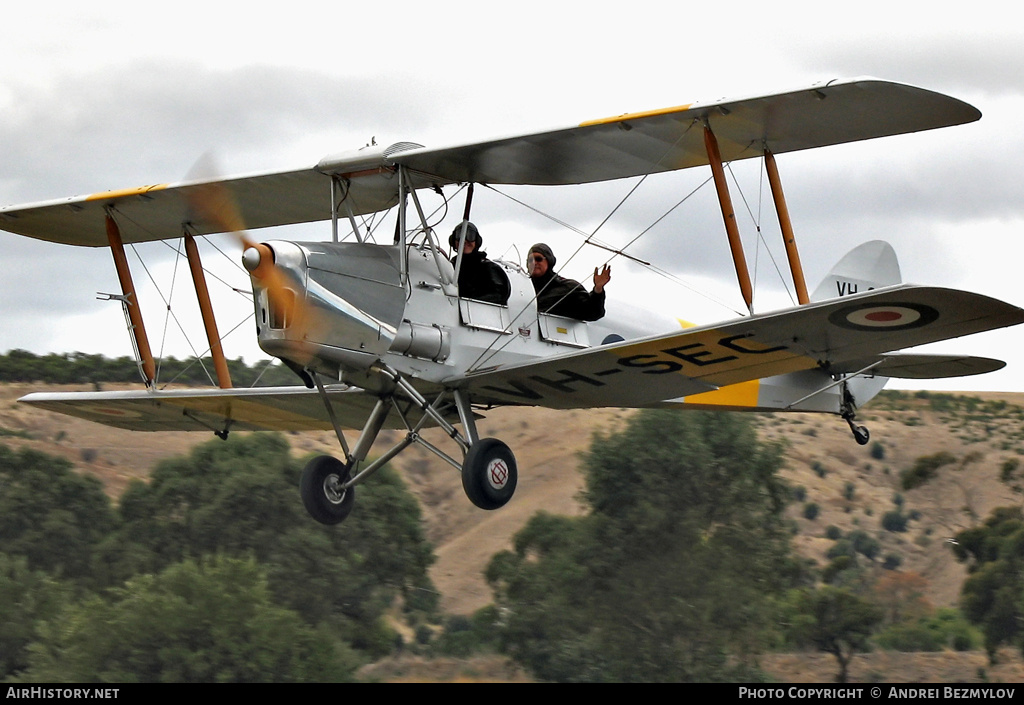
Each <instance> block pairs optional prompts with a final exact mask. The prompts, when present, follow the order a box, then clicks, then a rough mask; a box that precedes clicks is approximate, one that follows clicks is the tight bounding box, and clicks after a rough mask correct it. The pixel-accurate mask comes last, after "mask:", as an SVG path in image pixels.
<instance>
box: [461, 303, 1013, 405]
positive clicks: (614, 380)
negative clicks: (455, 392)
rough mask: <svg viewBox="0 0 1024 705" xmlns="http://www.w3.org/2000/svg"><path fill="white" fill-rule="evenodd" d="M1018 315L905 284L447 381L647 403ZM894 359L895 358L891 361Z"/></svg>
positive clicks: (501, 396)
mask: <svg viewBox="0 0 1024 705" xmlns="http://www.w3.org/2000/svg"><path fill="white" fill-rule="evenodd" d="M1022 322H1024V310H1022V309H1020V308H1018V307H1016V306H1011V305H1010V304H1006V303H1003V302H1002V301H998V300H996V299H991V298H988V297H986V296H981V295H979V294H972V293H969V292H965V291H957V290H954V289H941V288H934V287H920V286H912V285H903V286H895V287H889V288H886V289H878V290H875V291H869V292H866V293H863V294H857V295H853V296H846V297H843V298H842V299H833V300H831V301H826V302H820V303H812V304H807V305H805V306H801V307H799V308H794V309H788V310H785V311H780V312H777V313H769V314H762V315H757V316H750V317H748V318H742V319H739V320H736V321H732V322H729V323H725V324H721V325H712V326H704V327H700V328H690V329H687V330H685V331H683V332H680V333H673V334H669V335H663V336H658V337H655V338H648V339H644V340H640V341H633V342H623V343H618V344H614V345H605V346H602V347H598V348H589V349H587V350H582V351H578V352H574V353H569V354H566V355H559V356H556V357H552V358H545V359H544V360H542V361H540V362H532V363H526V364H519V365H514V366H507V367H502V366H499V367H496V368H492V369H488V370H481V371H478V372H474V373H471V374H468V375H466V377H465V378H464V379H463V380H449V384H453V385H454V384H463V385H464V386H465V387H467V388H468V390H469V391H470V393H471V395H472V397H473V400H474V401H478V402H490V403H494V404H529V405H535V406H546V407H553V408H583V407H592V406H644V405H648V404H652V403H654V402H657V401H662V400H665V399H674V398H677V397H685V396H688V395H692V394H697V393H700V392H705V391H710V390H712V389H716V388H718V387H722V386H725V385H730V384H737V383H739V382H745V381H748V380H752V379H760V378H763V377H771V376H775V375H781V374H786V373H790V372H797V371H799V370H806V369H811V368H815V367H823V368H824V369H826V370H829V371H832V370H835V371H837V372H855V371H857V369H860V368H856V369H855V368H854V365H855V364H857V363H858V362H863V361H865V360H866V361H867V362H864V365H865V366H866V365H867V364H870V362H871V361H874V360H875V359H877V356H878V355H880V354H882V353H886V352H889V351H892V350H899V349H902V348H907V347H912V346H915V345H923V344H925V343H932V342H935V341H939V340H947V339H949V338H957V337H960V336H963V335H970V334H972V333H978V332H981V331H985V330H992V329H995V328H1002V327H1005V326H1011V325H1017V324H1019V323H1022ZM917 361H918V362H922V360H921V359H918V360H917ZM907 362H908V363H913V362H914V360H913V359H908V361H907ZM922 364H923V363H922ZM890 367H891V370H892V371H897V369H898V367H899V366H898V365H897V364H896V362H895V361H893V362H892V363H891V365H890ZM911 367H912V364H911V365H907V366H906V367H905V371H907V372H908V373H909V371H910V368H911ZM877 374H883V373H882V372H878V373H877Z"/></svg>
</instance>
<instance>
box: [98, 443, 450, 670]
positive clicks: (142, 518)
mask: <svg viewBox="0 0 1024 705" xmlns="http://www.w3.org/2000/svg"><path fill="white" fill-rule="evenodd" d="M300 467H301V463H299V462H297V461H295V460H294V459H292V457H291V454H290V449H289V446H288V443H287V442H286V441H285V440H284V438H283V437H281V436H279V435H276V434H251V435H243V434H239V435H233V436H232V437H231V438H229V439H228V441H226V442H224V441H219V440H214V441H210V442H209V443H205V444H202V445H200V446H197V447H196V448H194V449H193V450H192V452H191V453H190V455H189V456H188V457H182V458H175V459H172V460H168V461H165V462H163V463H161V464H160V465H158V466H157V467H156V468H155V469H154V471H153V472H152V474H151V479H150V482H149V483H142V482H138V483H133V484H132V485H131V486H130V487H129V488H128V490H127V491H126V492H125V493H124V495H123V496H122V500H121V507H120V510H121V515H122V518H123V525H122V527H121V529H120V530H119V531H118V532H117V533H116V534H114V535H112V536H111V538H110V539H109V540H108V541H107V542H105V544H104V552H103V558H104V565H105V566H106V568H107V570H108V571H109V574H110V576H111V581H110V582H111V583H112V584H116V583H117V582H119V581H120V580H124V579H126V578H128V577H130V576H132V575H135V574H138V573H151V572H158V571H160V570H163V569H164V568H166V567H167V566H169V565H171V564H172V563H177V562H180V561H182V560H185V559H187V558H198V557H201V556H206V555H229V556H238V557H253V558H255V559H256V560H258V561H259V562H260V563H261V564H262V565H264V566H265V567H266V571H267V579H268V584H269V587H270V590H271V592H272V594H273V595H274V597H275V599H276V600H277V601H278V603H279V604H281V605H283V606H286V607H289V608H291V609H293V610H295V611H296V612H298V613H299V614H301V615H302V616H303V617H304V618H305V619H306V620H307V622H308V623H309V624H313V625H318V624H329V625H330V627H331V628H332V629H333V630H334V631H335V632H336V633H338V634H341V635H342V636H343V637H344V638H346V639H347V640H349V641H351V642H352V643H353V644H355V645H356V646H357V647H359V648H362V649H366V650H368V651H370V652H371V653H372V654H373V655H381V654H383V653H386V652H389V651H390V650H391V648H392V646H393V643H394V639H395V634H394V632H392V631H391V630H390V629H389V628H387V627H386V625H385V622H384V613H385V611H386V610H387V609H388V608H390V607H391V606H392V604H393V603H394V601H395V598H396V596H400V597H402V598H404V604H405V606H406V607H408V608H415V609H420V610H425V611H430V610H433V609H434V608H435V607H436V591H434V590H433V589H432V584H431V582H430V579H429V577H428V575H427V569H428V567H429V566H430V564H431V562H432V561H433V551H432V549H431V546H430V544H429V543H428V542H427V541H426V538H425V536H424V533H423V528H422V521H421V516H420V510H419V505H418V504H417V503H416V501H415V499H414V498H413V497H412V496H411V495H410V494H409V493H408V491H407V490H406V489H405V486H404V484H403V483H402V481H401V478H400V477H399V476H398V475H397V474H396V473H394V472H393V471H391V470H390V469H388V468H385V469H383V470H381V471H380V472H379V473H378V474H377V475H376V476H375V477H374V481H373V482H371V483H367V484H366V485H361V486H360V487H359V502H360V511H359V518H358V520H357V521H350V522H347V523H346V524H344V525H342V526H337V527H330V526H323V525H321V524H317V523H316V522H314V521H312V520H311V519H310V518H309V517H308V516H307V515H306V513H305V511H304V510H303V508H302V504H301V501H300V499H299V495H298V492H297V491H296V488H297V486H298V478H299V474H300Z"/></svg>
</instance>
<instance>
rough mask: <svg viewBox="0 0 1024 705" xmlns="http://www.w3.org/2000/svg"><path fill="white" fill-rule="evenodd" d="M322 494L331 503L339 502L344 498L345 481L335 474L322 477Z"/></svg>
mask: <svg viewBox="0 0 1024 705" xmlns="http://www.w3.org/2000/svg"><path fill="white" fill-rule="evenodd" d="M324 496H325V497H327V501H328V502H330V503H331V504H341V503H342V501H343V500H344V499H345V483H343V482H342V481H341V478H340V477H338V476H337V475H328V476H327V477H325V478H324Z"/></svg>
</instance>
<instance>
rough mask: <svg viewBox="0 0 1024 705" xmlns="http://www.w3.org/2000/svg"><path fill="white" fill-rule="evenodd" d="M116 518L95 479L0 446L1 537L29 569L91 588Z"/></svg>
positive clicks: (42, 456)
mask: <svg viewBox="0 0 1024 705" xmlns="http://www.w3.org/2000/svg"><path fill="white" fill-rule="evenodd" d="M115 524H116V515H115V513H114V510H113V508H112V507H111V505H110V500H109V499H108V498H107V496H106V495H105V494H104V493H103V486H102V485H101V484H100V482H99V480H97V479H96V478H94V477H89V476H85V475H79V474H77V473H75V472H73V471H72V469H71V463H69V462H68V461H67V460H64V459H63V458H58V457H54V456H50V455H46V454H44V453H40V452H38V451H34V450H31V449H23V450H19V451H13V450H11V449H9V448H7V447H6V446H0V538H2V541H3V549H4V551H5V552H6V553H7V554H9V555H12V556H14V555H17V556H24V557H25V559H26V560H27V562H28V567H29V568H30V569H32V570H43V571H46V572H49V573H53V574H56V575H60V576H62V577H65V578H68V579H71V580H75V581H77V582H79V584H83V585H85V584H91V582H92V564H93V560H94V555H95V553H96V552H97V549H98V547H99V544H100V542H101V541H102V540H103V539H104V538H105V536H106V535H107V534H108V533H109V532H110V531H111V530H112V529H113V528H114V526H115Z"/></svg>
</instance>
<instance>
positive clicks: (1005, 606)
mask: <svg viewBox="0 0 1024 705" xmlns="http://www.w3.org/2000/svg"><path fill="white" fill-rule="evenodd" d="M952 548H953V551H954V553H955V554H956V556H957V559H958V560H960V561H961V562H966V563H968V571H969V572H970V575H969V576H968V577H967V580H965V581H964V584H963V587H962V588H961V590H960V608H961V609H962V610H963V613H964V616H965V617H967V619H969V620H970V621H971V622H972V623H974V624H976V625H977V626H978V627H979V628H980V629H981V631H982V634H983V635H984V637H985V649H986V650H987V651H988V655H989V660H994V659H995V654H996V650H997V649H998V648H999V646H1000V645H1002V644H1014V645H1016V646H1017V647H1018V648H1020V649H1021V651H1022V652H1024V626H1022V624H1024V516H1022V514H1021V509H1020V507H1001V508H998V509H996V510H994V511H993V512H992V514H991V515H990V516H989V517H988V519H986V520H985V522H984V524H982V525H981V526H977V527H974V528H972V529H967V530H966V531H961V532H960V533H959V534H957V535H956V540H955V543H953V544H952Z"/></svg>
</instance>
